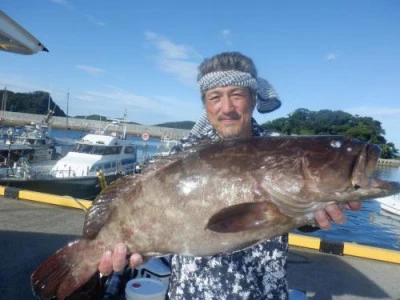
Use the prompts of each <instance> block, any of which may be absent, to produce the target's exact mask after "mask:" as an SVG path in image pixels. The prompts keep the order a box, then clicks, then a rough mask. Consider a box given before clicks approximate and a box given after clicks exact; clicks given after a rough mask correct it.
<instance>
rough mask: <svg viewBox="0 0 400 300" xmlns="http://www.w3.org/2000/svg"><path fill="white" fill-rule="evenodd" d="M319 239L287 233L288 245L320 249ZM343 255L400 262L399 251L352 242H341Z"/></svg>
mask: <svg viewBox="0 0 400 300" xmlns="http://www.w3.org/2000/svg"><path fill="white" fill-rule="evenodd" d="M320 243H321V239H320V238H316V237H309V236H305V235H301V234H295V233H289V245H290V246H296V247H302V248H309V249H315V250H320ZM343 255H351V256H357V257H361V258H367V259H375V260H380V261H385V262H390V263H396V264H400V251H396V250H390V249H383V248H378V247H371V246H364V245H359V244H353V243H347V242H344V243H343Z"/></svg>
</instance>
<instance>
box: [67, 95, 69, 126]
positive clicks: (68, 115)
mask: <svg viewBox="0 0 400 300" xmlns="http://www.w3.org/2000/svg"><path fill="white" fill-rule="evenodd" d="M68 109H69V91H68V92H67V130H69V124H68V121H69V113H68Z"/></svg>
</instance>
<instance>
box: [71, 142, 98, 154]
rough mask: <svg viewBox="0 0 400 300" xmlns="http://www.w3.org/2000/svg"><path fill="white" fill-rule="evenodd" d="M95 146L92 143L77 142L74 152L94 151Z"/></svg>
mask: <svg viewBox="0 0 400 300" xmlns="http://www.w3.org/2000/svg"><path fill="white" fill-rule="evenodd" d="M92 150H93V146H92V145H86V144H76V146H75V149H73V150H72V151H73V152H78V153H92Z"/></svg>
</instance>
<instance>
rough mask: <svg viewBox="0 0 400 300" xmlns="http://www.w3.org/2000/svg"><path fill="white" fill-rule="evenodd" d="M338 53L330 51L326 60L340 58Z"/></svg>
mask: <svg viewBox="0 0 400 300" xmlns="http://www.w3.org/2000/svg"><path fill="white" fill-rule="evenodd" d="M338 56H339V55H338V54H337V53H328V54H327V55H326V56H325V60H336V59H337V58H338Z"/></svg>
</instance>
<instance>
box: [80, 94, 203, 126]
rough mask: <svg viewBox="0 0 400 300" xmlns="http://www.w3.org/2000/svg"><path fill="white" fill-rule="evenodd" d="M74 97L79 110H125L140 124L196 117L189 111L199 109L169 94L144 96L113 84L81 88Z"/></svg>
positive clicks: (111, 113)
mask: <svg viewBox="0 0 400 300" xmlns="http://www.w3.org/2000/svg"><path fill="white" fill-rule="evenodd" d="M74 99H75V100H78V102H79V105H80V110H85V111H87V112H88V114H89V112H90V113H92V114H103V115H107V116H112V117H118V116H120V115H122V114H123V110H124V109H127V111H128V115H129V114H130V115H131V117H130V118H129V119H130V120H131V121H135V122H139V123H142V124H155V123H157V122H158V123H162V122H165V121H176V120H180V119H182V116H185V117H186V118H187V119H189V120H190V119H192V120H193V119H196V118H197V117H198V116H197V115H195V114H193V113H192V115H190V114H189V115H188V112H199V111H201V110H200V109H199V107H198V106H199V105H200V104H199V103H193V102H189V101H184V100H181V99H178V98H176V97H168V96H154V97H145V96H141V95H137V94H135V93H133V92H130V91H127V90H124V89H121V88H118V87H115V86H105V87H104V89H103V90H102V91H93V90H90V91H83V92H81V93H79V94H78V95H75V96H74ZM199 102H200V101H199ZM83 107H85V109H82V108H83ZM93 108H95V110H93ZM132 115H134V116H135V119H133V118H132ZM150 116H151V117H150ZM153 120H154V121H153ZM155 120H157V121H155Z"/></svg>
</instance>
